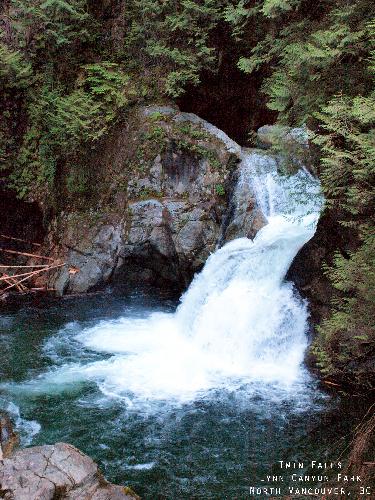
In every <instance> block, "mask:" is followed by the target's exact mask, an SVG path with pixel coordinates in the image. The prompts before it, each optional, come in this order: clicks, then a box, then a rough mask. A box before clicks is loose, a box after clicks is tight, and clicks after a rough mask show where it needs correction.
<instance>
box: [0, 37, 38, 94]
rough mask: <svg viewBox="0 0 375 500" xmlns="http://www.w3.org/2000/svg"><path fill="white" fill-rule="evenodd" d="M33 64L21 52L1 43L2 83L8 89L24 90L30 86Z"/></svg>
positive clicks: (0, 79) (0, 69)
mask: <svg viewBox="0 0 375 500" xmlns="http://www.w3.org/2000/svg"><path fill="white" fill-rule="evenodd" d="M31 77H32V67H31V64H30V63H28V62H27V61H25V59H24V57H23V56H22V54H21V53H20V52H19V51H16V50H11V49H10V48H9V47H7V46H6V45H5V44H4V43H0V82H1V85H2V86H3V87H4V88H6V89H24V88H26V87H27V86H28V85H30V79H31Z"/></svg>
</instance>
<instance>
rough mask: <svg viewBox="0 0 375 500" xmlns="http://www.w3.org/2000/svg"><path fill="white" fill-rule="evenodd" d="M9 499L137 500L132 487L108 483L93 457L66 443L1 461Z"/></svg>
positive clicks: (2, 489)
mask: <svg viewBox="0 0 375 500" xmlns="http://www.w3.org/2000/svg"><path fill="white" fill-rule="evenodd" d="M0 497H1V498H4V499H6V500H53V499H56V498H61V499H67V500H73V499H74V500H93V499H95V500H105V499H108V500H110V499H111V500H117V499H118V500H120V499H123V500H134V499H135V498H139V497H137V496H136V495H135V494H133V493H132V492H131V490H129V489H128V488H124V487H121V486H115V485H111V484H109V483H107V482H106V481H105V479H104V478H103V476H102V475H101V473H100V472H99V470H98V467H97V465H96V464H95V463H94V462H93V460H91V458H90V457H88V456H87V455H84V454H83V453H82V452H80V451H79V450H78V449H77V448H75V447H74V446H72V445H69V444H65V443H57V444H55V445H44V446H35V447H32V448H26V449H24V450H19V451H17V452H16V453H14V454H13V455H12V456H11V457H10V458H4V459H3V460H1V461H0Z"/></svg>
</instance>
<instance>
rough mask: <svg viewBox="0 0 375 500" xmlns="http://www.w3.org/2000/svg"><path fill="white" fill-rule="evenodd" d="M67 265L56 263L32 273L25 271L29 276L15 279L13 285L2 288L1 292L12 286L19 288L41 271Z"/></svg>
mask: <svg viewBox="0 0 375 500" xmlns="http://www.w3.org/2000/svg"><path fill="white" fill-rule="evenodd" d="M65 265H66V264H65V263H64V264H55V265H50V266H48V267H44V268H43V269H37V270H36V271H32V272H30V273H25V274H27V276H25V277H24V278H22V279H21V280H18V281H15V282H14V283H12V284H11V285H9V286H7V287H6V288H4V289H3V290H1V294H3V293H4V292H6V291H7V290H10V289H11V288H14V287H17V288H18V287H19V286H20V285H21V284H22V283H23V282H24V281H27V280H28V279H30V278H32V277H33V276H36V275H37V274H40V273H43V272H47V271H51V270H52V269H57V268H58V267H62V266H65Z"/></svg>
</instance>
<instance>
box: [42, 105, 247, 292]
mask: <svg viewBox="0 0 375 500" xmlns="http://www.w3.org/2000/svg"><path fill="white" fill-rule="evenodd" d="M107 142H108V143H107V144H105V145H103V151H102V153H101V155H100V158H93V162H92V172H93V174H92V175H93V176H94V177H95V186H96V194H95V197H94V200H95V201H94V202H93V203H92V204H91V205H90V203H88V205H87V206H82V205H81V206H78V205H74V203H75V200H74V199H72V200H70V202H69V203H70V204H67V206H66V207H65V210H63V211H62V212H60V213H59V214H58V216H56V217H55V219H54V220H53V222H52V223H51V226H50V230H49V234H48V238H47V240H46V244H45V246H44V248H43V249H42V251H43V252H45V254H47V255H49V256H51V257H53V258H55V259H56V260H57V261H60V262H64V263H65V264H66V265H65V266H63V267H61V268H57V270H56V271H55V272H54V273H51V274H49V278H48V280H47V279H46V278H45V277H44V276H41V277H40V278H39V279H38V280H37V281H36V286H45V285H47V286H48V288H54V289H56V291H57V293H58V294H59V295H63V294H66V293H81V292H87V291H93V290H96V289H99V288H102V287H103V286H105V285H106V284H113V285H116V284H121V285H123V284H124V285H132V284H133V283H137V284H152V285H158V286H164V287H167V288H174V289H176V291H178V292H180V291H181V290H182V289H184V288H185V287H186V285H187V284H188V283H189V282H190V280H191V279H192V277H193V275H194V273H195V272H197V271H199V270H200V268H201V267H202V266H203V264H204V262H205V261H206V259H207V257H208V256H209V255H210V253H212V252H213V251H214V250H215V248H216V246H217V244H218V242H219V240H220V236H221V232H222V224H223V218H224V214H225V213H226V210H227V206H228V192H229V191H230V186H229V181H230V179H231V178H232V177H231V173H232V172H233V170H235V168H236V165H237V164H238V163H239V161H240V156H241V148H240V146H238V145H237V144H236V143H235V142H234V141H232V140H231V139H230V138H229V137H228V136H226V135H225V134H224V133H223V132H222V131H221V130H219V129H217V128H216V127H214V126H213V125H211V124H209V123H208V122H206V121H204V120H202V119H200V118H199V117H197V116H196V115H193V114H190V113H181V112H180V111H178V110H177V109H175V108H171V107H166V106H151V107H146V108H141V109H137V110H134V112H133V113H132V114H131V115H130V116H129V117H128V118H127V122H126V124H123V125H122V126H121V127H119V128H118V130H117V132H116V134H115V135H114V137H112V138H111V139H110V140H108V141H107ZM94 174H95V175H94ZM79 198H80V197H79V196H78V197H77V199H79ZM78 201H79V200H78ZM77 203H78V202H77ZM246 210H247V212H248V213H249V211H251V206H247V207H246ZM234 233H235V231H234V232H233V234H234ZM253 234H254V231H253V232H251V231H249V235H253ZM241 235H242V234H241Z"/></svg>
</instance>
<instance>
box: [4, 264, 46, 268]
mask: <svg viewBox="0 0 375 500" xmlns="http://www.w3.org/2000/svg"><path fill="white" fill-rule="evenodd" d="M50 265H51V264H30V265H28V266H8V265H6V264H0V269H23V268H30V267H48V266H50Z"/></svg>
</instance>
